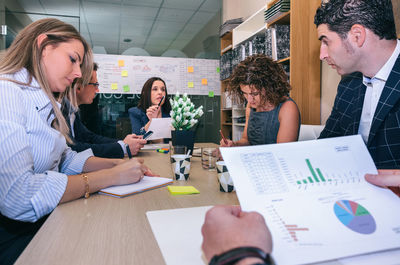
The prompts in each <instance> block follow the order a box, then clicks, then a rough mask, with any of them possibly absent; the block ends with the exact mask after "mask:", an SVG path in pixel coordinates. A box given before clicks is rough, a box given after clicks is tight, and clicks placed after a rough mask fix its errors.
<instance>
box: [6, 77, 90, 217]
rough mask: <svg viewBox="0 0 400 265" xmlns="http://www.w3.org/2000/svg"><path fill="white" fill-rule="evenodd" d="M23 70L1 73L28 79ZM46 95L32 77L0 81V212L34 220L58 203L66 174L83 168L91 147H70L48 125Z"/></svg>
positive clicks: (49, 117) (50, 109)
mask: <svg viewBox="0 0 400 265" xmlns="http://www.w3.org/2000/svg"><path fill="white" fill-rule="evenodd" d="M28 76H29V75H28V71H27V70H26V69H22V70H20V71H19V72H17V73H15V74H13V75H6V76H2V77H3V78H8V79H11V80H16V81H19V82H22V83H28V82H29V79H28ZM53 120H54V114H52V105H51V103H50V100H49V98H48V97H47V95H46V94H45V93H44V92H43V90H42V89H41V88H40V86H39V84H38V82H37V81H36V80H35V79H32V81H31V83H30V84H29V85H20V84H16V83H14V82H11V81H5V80H0V212H1V214H3V215H4V216H7V217H8V218H11V219H15V220H20V221H28V222H35V221H37V220H38V219H39V218H41V217H43V216H45V215H47V214H49V213H50V212H51V211H53V209H54V208H55V207H56V206H57V205H58V203H59V202H60V199H61V197H62V196H63V194H64V192H65V189H66V186H67V182H68V177H67V175H72V174H79V173H81V172H82V169H83V166H84V163H85V162H86V160H87V159H88V158H89V157H90V156H93V152H92V150H91V149H88V150H86V151H84V152H81V153H76V152H74V151H72V150H71V149H70V148H69V147H68V146H67V145H66V140H65V138H64V137H63V135H62V134H61V133H60V132H58V131H57V130H55V129H53V128H52V127H51V123H52V121H53Z"/></svg>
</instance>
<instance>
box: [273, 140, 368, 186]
mask: <svg viewBox="0 0 400 265" xmlns="http://www.w3.org/2000/svg"><path fill="white" fill-rule="evenodd" d="M323 154H324V152H323V151H322V150H321V152H315V153H312V154H311V153H310V154H309V155H307V156H304V152H303V155H301V154H296V152H294V153H291V154H285V155H280V154H278V155H277V161H278V164H279V166H280V169H281V173H282V175H283V176H285V178H286V180H287V181H288V182H289V184H291V185H297V186H304V185H309V184H313V185H316V184H319V185H337V184H342V183H357V182H359V181H360V178H362V177H363V174H361V173H360V171H359V170H357V167H354V165H357V161H356V160H355V159H354V157H353V155H352V153H350V152H348V148H347V147H346V146H342V147H341V148H340V151H337V150H336V151H335V152H332V153H331V154H329V157H330V159H328V160H327V159H325V157H326V156H324V155H323ZM335 160H336V161H335ZM343 161H345V163H343Z"/></svg>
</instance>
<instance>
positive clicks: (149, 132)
mask: <svg viewBox="0 0 400 265" xmlns="http://www.w3.org/2000/svg"><path fill="white" fill-rule="evenodd" d="M152 134H153V131H148V132H146V133H145V134H144V135H143V139H145V140H147V138H149V137H150V136H151V135H152Z"/></svg>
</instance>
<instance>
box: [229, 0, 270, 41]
mask: <svg viewBox="0 0 400 265" xmlns="http://www.w3.org/2000/svg"><path fill="white" fill-rule="evenodd" d="M265 8H266V6H263V7H262V8H261V9H260V10H258V11H257V12H256V13H255V14H253V15H252V16H250V17H249V18H248V19H246V20H245V21H243V23H242V24H240V25H239V26H237V27H236V28H234V29H233V33H232V35H233V36H232V44H233V48H235V47H236V46H237V45H239V44H240V43H242V42H243V41H245V40H247V39H249V38H250V37H253V36H255V35H257V34H263V33H264V32H265V30H266V24H265V21H264V11H265Z"/></svg>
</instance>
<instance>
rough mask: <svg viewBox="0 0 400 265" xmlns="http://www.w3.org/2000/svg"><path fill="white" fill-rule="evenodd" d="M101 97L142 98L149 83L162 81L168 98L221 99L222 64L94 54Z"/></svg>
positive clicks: (216, 61) (212, 61) (166, 58)
mask: <svg viewBox="0 0 400 265" xmlns="http://www.w3.org/2000/svg"><path fill="white" fill-rule="evenodd" d="M94 60H95V62H96V63H97V64H98V65H99V69H98V70H97V78H98V80H99V84H100V86H99V90H100V93H113V94H116V93H118V94H140V93H141V91H142V87H143V85H144V83H145V82H146V81H147V79H149V78H151V77H154V76H156V77H161V78H162V79H163V80H164V81H165V83H166V85H167V91H168V94H175V93H176V92H179V93H181V94H182V93H187V94H190V95H208V96H214V95H221V89H220V80H219V69H220V68H219V60H211V59H193V58H169V57H153V56H151V57H150V56H127V55H111V54H95V55H94Z"/></svg>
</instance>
